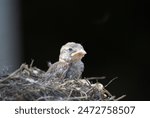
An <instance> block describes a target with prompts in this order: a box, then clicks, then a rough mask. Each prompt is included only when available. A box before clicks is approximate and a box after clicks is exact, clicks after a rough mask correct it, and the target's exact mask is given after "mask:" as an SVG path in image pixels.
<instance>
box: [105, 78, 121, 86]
mask: <svg viewBox="0 0 150 118" xmlns="http://www.w3.org/2000/svg"><path fill="white" fill-rule="evenodd" d="M117 78H118V77H115V78H113V79H112V80H110V81H109V82H108V83H107V84H106V85H105V88H106V87H107V86H108V85H109V84H110V83H112V82H113V81H114V80H116V79H117Z"/></svg>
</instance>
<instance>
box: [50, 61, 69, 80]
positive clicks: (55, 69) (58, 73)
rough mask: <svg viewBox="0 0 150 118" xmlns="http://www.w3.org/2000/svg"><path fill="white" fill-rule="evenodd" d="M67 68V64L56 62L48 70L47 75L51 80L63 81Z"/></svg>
mask: <svg viewBox="0 0 150 118" xmlns="http://www.w3.org/2000/svg"><path fill="white" fill-rule="evenodd" d="M68 68H69V65H68V63H65V62H56V63H54V64H52V65H51V67H50V68H49V69H48V71H47V73H49V74H50V75H51V77H52V78H60V79H64V78H65V76H66V72H67V70H68Z"/></svg>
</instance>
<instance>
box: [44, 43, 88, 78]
mask: <svg viewBox="0 0 150 118" xmlns="http://www.w3.org/2000/svg"><path fill="white" fill-rule="evenodd" d="M85 54H86V51H85V50H84V48H83V46H82V45H81V44H79V43H75V42H69V43H66V44H65V45H63V46H62V47H61V49H60V55H59V61H58V62H56V63H54V64H52V65H51V66H50V67H49V69H48V71H47V72H46V73H48V74H50V75H51V77H54V78H60V79H79V78H80V77H81V75H82V72H83V71H84V64H83V62H82V61H81V59H82V58H83V57H84V55H85Z"/></svg>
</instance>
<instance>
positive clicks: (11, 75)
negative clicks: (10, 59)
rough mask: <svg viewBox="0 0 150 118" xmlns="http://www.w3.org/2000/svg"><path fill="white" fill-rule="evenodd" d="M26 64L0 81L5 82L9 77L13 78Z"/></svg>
mask: <svg viewBox="0 0 150 118" xmlns="http://www.w3.org/2000/svg"><path fill="white" fill-rule="evenodd" d="M25 66H26V65H25V64H22V65H21V66H20V68H19V69H17V70H16V71H14V72H13V73H12V74H10V75H9V76H8V77H6V78H2V79H0V82H4V81H6V80H7V79H9V78H12V77H13V76H14V75H15V74H17V73H18V72H19V71H21V70H22V69H23V68H24V67H25Z"/></svg>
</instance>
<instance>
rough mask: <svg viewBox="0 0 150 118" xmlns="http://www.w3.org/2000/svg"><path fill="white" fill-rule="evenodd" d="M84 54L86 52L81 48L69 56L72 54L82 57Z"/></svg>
mask: <svg viewBox="0 0 150 118" xmlns="http://www.w3.org/2000/svg"><path fill="white" fill-rule="evenodd" d="M85 54H87V53H86V51H85V50H83V49H81V50H78V51H76V52H74V53H72V54H71V56H72V57H73V56H82V57H83V56H84V55H85Z"/></svg>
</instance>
